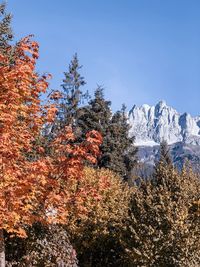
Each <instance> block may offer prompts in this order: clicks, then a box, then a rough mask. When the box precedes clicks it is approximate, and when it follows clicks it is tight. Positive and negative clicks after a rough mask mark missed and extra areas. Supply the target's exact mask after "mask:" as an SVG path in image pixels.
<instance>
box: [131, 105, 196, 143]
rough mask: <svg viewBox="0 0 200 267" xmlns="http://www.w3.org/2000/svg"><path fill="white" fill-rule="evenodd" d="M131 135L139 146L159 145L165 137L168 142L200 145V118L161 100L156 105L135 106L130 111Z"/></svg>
mask: <svg viewBox="0 0 200 267" xmlns="http://www.w3.org/2000/svg"><path fill="white" fill-rule="evenodd" d="M129 123H130V125H131V129H130V135H134V136H135V138H136V145H138V146H154V145H158V144H159V143H160V142H161V141H162V140H163V139H164V140H166V141H167V143H168V144H170V145H171V144H174V143H177V142H183V143H186V144H192V145H200V118H199V117H196V118H193V117H192V116H191V115H190V114H188V113H184V114H179V113H178V112H177V111H176V110H175V109H174V108H172V107H170V106H168V105H167V104H166V103H165V102H164V101H160V102H159V103H158V104H157V105H156V106H149V105H146V104H144V105H142V106H141V107H137V106H133V108H132V109H131V110H130V112H129Z"/></svg>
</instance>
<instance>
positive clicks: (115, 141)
mask: <svg viewBox="0 0 200 267" xmlns="http://www.w3.org/2000/svg"><path fill="white" fill-rule="evenodd" d="M125 111H126V108H125V106H123V107H122V109H121V111H117V112H116V113H114V114H113V115H112V112H111V101H107V100H105V98H104V95H103V89H102V88H101V87H98V88H97V89H96V91H95V96H94V99H92V100H91V101H90V102H89V105H87V106H85V107H83V108H81V109H80V111H79V118H78V126H79V127H80V131H81V132H82V134H83V136H84V135H85V134H86V133H87V132H88V131H89V130H91V129H95V130H97V131H99V132H100V133H101V134H102V136H103V144H102V145H101V148H100V149H101V156H100V157H99V160H98V164H97V165H98V167H104V168H109V169H111V170H112V171H114V172H117V173H119V174H120V175H121V176H122V177H124V178H127V177H128V175H130V172H131V169H132V167H133V165H134V164H135V162H136V159H135V154H136V148H135V147H134V146H133V142H134V138H130V137H129V135H128V133H129V125H128V123H127V117H126V112H125Z"/></svg>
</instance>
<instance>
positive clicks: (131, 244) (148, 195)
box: [122, 166, 200, 267]
mask: <svg viewBox="0 0 200 267" xmlns="http://www.w3.org/2000/svg"><path fill="white" fill-rule="evenodd" d="M160 175H161V179H159V181H161V182H159V183H155V182H154V181H153V180H147V181H144V182H143V183H142V184H141V185H140V186H135V187H134V192H133V195H132V200H131V202H130V203H131V205H130V214H129V217H128V219H127V222H126V224H127V228H126V231H125V234H124V236H123V238H122V240H123V242H124V247H125V248H126V252H127V262H128V263H127V265H126V266H150V267H151V266H152V267H156V266H158V267H162V266H163V267H164V266H173V267H179V266H181V267H184V266H185V267H186V266H199V264H200V254H199V252H200V247H199V244H200V235H199V231H198V229H199V226H200V216H199V215H200V213H199V211H200V209H199V204H198V203H199V197H200V183H199V177H198V176H197V175H196V174H194V173H193V172H192V171H191V170H190V169H183V170H182V172H179V171H177V170H176V169H175V168H173V167H169V166H165V168H163V169H162V172H161V170H160ZM162 181H165V182H162Z"/></svg>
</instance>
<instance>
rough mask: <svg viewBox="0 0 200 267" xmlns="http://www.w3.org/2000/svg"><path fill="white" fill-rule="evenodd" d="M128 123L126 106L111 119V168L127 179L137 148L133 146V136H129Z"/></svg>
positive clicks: (134, 162) (134, 160)
mask: <svg viewBox="0 0 200 267" xmlns="http://www.w3.org/2000/svg"><path fill="white" fill-rule="evenodd" d="M129 129H130V125H129V124H128V122H127V116H126V106H125V105H122V109H121V110H120V111H117V112H116V113H115V114H114V115H113V117H112V120H111V124H110V130H111V136H112V143H113V144H112V145H113V148H114V149H113V156H112V162H111V164H110V165H111V169H112V170H114V171H116V172H118V173H119V174H120V175H121V176H122V177H124V178H125V179H128V178H129V177H130V175H131V171H132V169H133V167H134V165H135V164H136V153H137V148H136V147H135V146H134V137H130V136H129Z"/></svg>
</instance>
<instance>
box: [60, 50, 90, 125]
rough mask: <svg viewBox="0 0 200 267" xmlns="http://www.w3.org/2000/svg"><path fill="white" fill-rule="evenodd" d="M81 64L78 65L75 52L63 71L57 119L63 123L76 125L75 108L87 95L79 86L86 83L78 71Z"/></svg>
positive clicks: (76, 108)
mask: <svg viewBox="0 0 200 267" xmlns="http://www.w3.org/2000/svg"><path fill="white" fill-rule="evenodd" d="M81 68H82V66H80V65H79V61H78V57H77V54H75V55H74V56H73V59H72V61H71V63H70V65H69V69H68V71H67V72H64V75H65V79H64V80H63V84H62V88H63V94H62V98H61V104H60V108H59V119H60V120H61V121H62V123H63V124H64V125H71V126H75V125H76V118H77V110H78V107H79V104H80V102H81V101H82V100H83V99H84V98H86V97H87V94H83V92H82V91H81V87H82V86H84V85H85V84H86V82H85V80H84V77H82V76H81V75H80V73H79V71H80V69H81Z"/></svg>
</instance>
